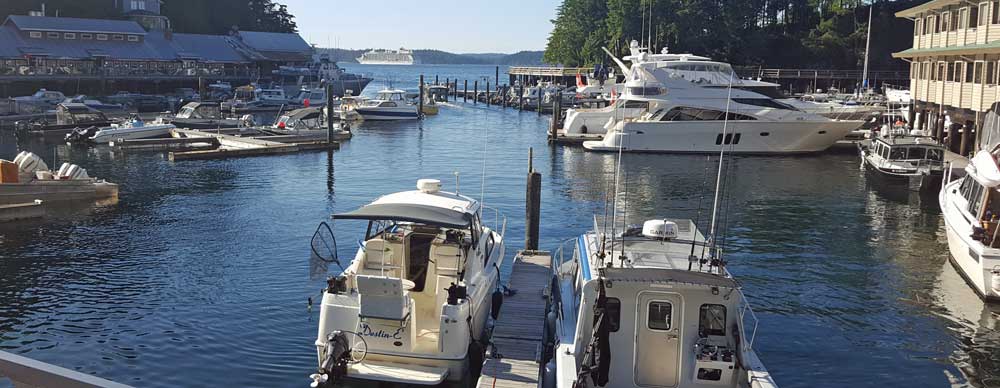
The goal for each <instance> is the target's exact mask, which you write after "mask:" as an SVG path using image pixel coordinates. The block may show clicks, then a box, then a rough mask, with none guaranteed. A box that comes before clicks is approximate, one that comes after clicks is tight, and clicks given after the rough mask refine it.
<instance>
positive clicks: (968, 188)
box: [954, 151, 1000, 248]
mask: <svg viewBox="0 0 1000 388" xmlns="http://www.w3.org/2000/svg"><path fill="white" fill-rule="evenodd" d="M965 169H966V173H967V174H966V176H965V178H963V180H962V184H961V185H960V186H959V187H958V192H959V193H960V194H961V198H957V199H956V200H955V201H954V203H955V205H956V206H957V207H958V208H959V211H961V212H962V213H963V214H964V215H965V217H966V219H971V220H977V221H976V222H975V223H973V227H972V239H973V240H976V241H979V242H980V243H982V244H983V245H984V246H986V247H988V248H1000V238H998V237H1000V232H998V231H1000V228H998V225H1000V181H998V180H997V177H1000V167H998V166H997V162H996V159H995V158H994V157H992V156H991V155H990V153H989V152H985V151H980V152H979V153H977V154H976V156H975V157H974V158H973V159H972V160H971V163H969V165H968V166H966V168H965Z"/></svg>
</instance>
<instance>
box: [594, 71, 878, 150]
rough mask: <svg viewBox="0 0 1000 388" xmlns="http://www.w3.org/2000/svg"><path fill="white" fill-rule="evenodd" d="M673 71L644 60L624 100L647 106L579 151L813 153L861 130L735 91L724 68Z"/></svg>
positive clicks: (615, 122)
mask: <svg viewBox="0 0 1000 388" xmlns="http://www.w3.org/2000/svg"><path fill="white" fill-rule="evenodd" d="M642 54H644V53H642ZM621 66H622V67H623V68H624V67H625V66H624V65H621ZM678 66H685V67H676V66H663V65H660V64H658V63H657V62H650V61H645V60H644V61H640V62H638V63H634V64H633V65H632V66H631V68H630V69H629V73H628V75H627V78H626V82H625V90H626V94H625V97H623V98H624V99H626V100H629V101H640V102H646V103H648V108H647V109H646V110H645V111H644V112H643V113H642V114H641V115H640V116H639V117H636V118H631V119H630V118H627V117H626V118H621V117H619V118H617V119H616V117H615V116H614V115H612V117H611V118H610V119H609V121H608V122H607V124H606V125H605V126H604V129H605V131H607V133H606V134H605V135H604V136H603V138H602V139H601V140H599V141H598V140H592V141H585V142H584V143H583V146H584V148H586V149H588V150H592V151H619V150H621V151H625V152H674V153H711V152H717V151H718V149H719V146H720V145H726V146H730V151H731V152H734V153H759V154H788V153H810V152H819V151H823V150H826V149H827V148H829V147H830V146H831V145H833V144H834V143H836V142H837V141H838V140H840V139H843V138H844V136H846V135H847V134H848V133H850V132H851V131H853V130H855V129H857V128H858V127H860V126H861V125H862V124H863V122H862V121H853V120H835V119H829V118H826V117H822V116H819V115H815V114H811V113H806V112H802V111H800V110H798V109H796V108H794V107H792V106H789V105H787V104H784V103H781V102H778V101H776V100H774V99H773V98H771V97H768V96H766V95H763V94H760V93H757V92H755V91H752V90H747V89H744V88H737V87H735V83H736V82H738V81H737V79H736V77H735V73H733V72H732V68H731V67H729V65H728V64H724V63H716V62H704V63H699V64H697V65H691V64H686V63H683V62H678ZM687 67H690V69H689V70H687V69H686V68H687ZM684 71H688V72H692V73H685V72H684ZM724 132H725V135H724V134H723V133H724Z"/></svg>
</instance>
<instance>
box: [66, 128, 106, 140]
mask: <svg viewBox="0 0 1000 388" xmlns="http://www.w3.org/2000/svg"><path fill="white" fill-rule="evenodd" d="M99 130H100V128H97V127H94V126H90V127H87V128H76V129H74V130H73V131H72V132H70V133H67V134H66V141H67V142H69V143H86V142H89V141H90V139H91V138H92V137H94V134H96V133H97V131H99Z"/></svg>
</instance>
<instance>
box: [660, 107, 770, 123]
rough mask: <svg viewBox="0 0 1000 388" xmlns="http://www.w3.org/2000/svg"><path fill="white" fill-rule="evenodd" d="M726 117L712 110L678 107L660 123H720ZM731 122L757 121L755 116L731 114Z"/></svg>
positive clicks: (669, 112) (661, 119)
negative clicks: (709, 121)
mask: <svg viewBox="0 0 1000 388" xmlns="http://www.w3.org/2000/svg"><path fill="white" fill-rule="evenodd" d="M725 117H726V114H725V112H721V111H717V110H712V109H698V108H689V107H678V108H674V109H671V110H670V111H668V112H667V114H665V115H663V117H662V118H660V121H699V120H713V121H719V120H723V119H724V118H725ZM729 120H756V118H754V117H753V116H747V115H742V114H739V113H732V112H730V113H729Z"/></svg>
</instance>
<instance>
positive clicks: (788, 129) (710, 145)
mask: <svg viewBox="0 0 1000 388" xmlns="http://www.w3.org/2000/svg"><path fill="white" fill-rule="evenodd" d="M861 124H862V122H860V121H833V120H831V121H823V122H804V121H798V122H766V121H730V122H729V124H728V127H727V129H726V133H727V134H730V135H731V136H728V137H730V139H731V140H730V142H732V143H735V144H732V145H731V146H732V148H731V149H730V148H729V147H730V146H729V145H726V147H727V152H730V150H731V152H732V153H738V154H796V153H812V152H820V151H824V150H826V149H827V148H830V146H832V145H833V144H834V143H836V142H837V141H838V140H841V139H843V138H844V136H846V135H847V134H848V133H850V132H851V131H853V130H855V129H857V128H858V127H859V126H860V125H861ZM723 126H724V124H723V122H722V121H662V122H633V123H625V125H624V130H615V131H612V132H611V133H609V134H608V135H606V136H605V137H604V139H603V140H601V141H588V142H584V143H583V146H584V148H586V149H588V150H591V151H615V152H617V151H618V149H619V146H620V145H621V146H622V150H623V151H627V152H669V153H713V152H719V149H720V147H722V146H723V145H724V143H727V142H725V139H726V137H727V136H724V135H723ZM622 132H624V133H625V135H624V136H623V135H622Z"/></svg>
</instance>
